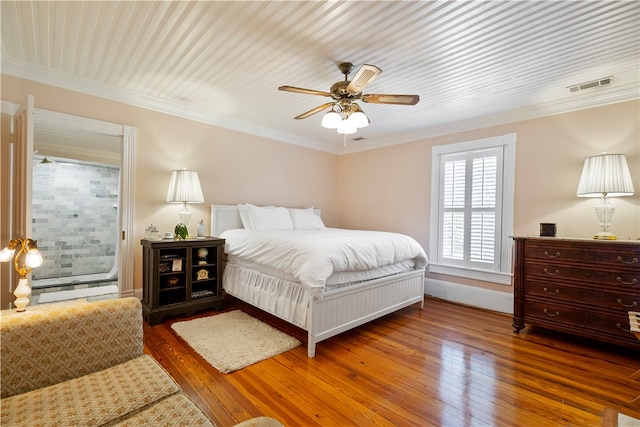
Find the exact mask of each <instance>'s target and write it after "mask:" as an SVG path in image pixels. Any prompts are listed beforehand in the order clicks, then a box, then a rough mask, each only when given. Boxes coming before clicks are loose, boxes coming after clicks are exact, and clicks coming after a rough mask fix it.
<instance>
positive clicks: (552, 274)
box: [544, 268, 560, 276]
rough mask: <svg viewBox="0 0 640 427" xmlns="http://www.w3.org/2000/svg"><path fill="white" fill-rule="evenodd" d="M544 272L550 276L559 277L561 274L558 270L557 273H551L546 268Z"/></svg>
mask: <svg viewBox="0 0 640 427" xmlns="http://www.w3.org/2000/svg"><path fill="white" fill-rule="evenodd" d="M544 272H545V273H547V274H548V275H549V276H557V275H558V274H560V270H557V269H556V271H554V272H551V271H549V270H548V269H547V268H545V269H544Z"/></svg>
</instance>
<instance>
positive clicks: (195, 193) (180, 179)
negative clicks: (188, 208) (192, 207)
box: [167, 170, 204, 203]
mask: <svg viewBox="0 0 640 427" xmlns="http://www.w3.org/2000/svg"><path fill="white" fill-rule="evenodd" d="M167 202H169V203H204V196H203V195H202V188H201V187H200V179H199V178H198V172H196V171H188V170H175V171H173V172H171V182H169V190H168V191H167Z"/></svg>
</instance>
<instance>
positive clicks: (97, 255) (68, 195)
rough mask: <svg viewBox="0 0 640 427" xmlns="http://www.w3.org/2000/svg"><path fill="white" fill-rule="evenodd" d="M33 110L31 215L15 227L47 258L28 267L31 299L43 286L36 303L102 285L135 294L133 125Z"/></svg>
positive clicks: (92, 293) (88, 293) (96, 292)
mask: <svg viewBox="0 0 640 427" xmlns="http://www.w3.org/2000/svg"><path fill="white" fill-rule="evenodd" d="M4 104H5V101H3V111H4V110H5V109H4ZM33 111H34V113H33V114H32V115H31V116H32V117H33V119H32V124H31V125H30V126H32V127H33V128H32V129H33V132H25V134H29V133H31V135H33V150H29V153H28V157H29V158H28V162H29V165H30V166H32V167H29V168H25V169H29V170H32V173H30V174H29V175H30V177H31V182H32V186H31V188H32V191H31V192H30V197H28V198H27V203H28V204H29V206H28V208H27V209H26V211H27V212H29V213H30V214H29V218H27V221H26V222H27V230H26V231H24V232H23V233H20V234H25V235H28V236H31V237H32V238H34V239H37V240H38V246H39V249H40V251H41V253H42V254H43V257H44V259H45V263H44V264H43V266H42V267H40V268H38V269H34V270H33V272H32V274H31V283H32V287H33V293H32V303H38V302H39V299H40V295H41V294H44V293H45V292H46V293H49V294H50V295H48V297H49V298H45V300H44V301H40V302H55V301H61V300H65V299H74V298H87V297H89V298H91V297H96V298H98V297H100V294H103V293H104V292H102V290H101V289H100V288H101V287H104V288H106V287H109V289H110V292H109V294H112V295H113V296H133V294H134V291H133V242H132V239H131V238H132V236H133V233H132V227H133V224H132V223H133V212H132V209H133V164H134V158H133V155H134V149H135V138H136V128H135V127H132V126H126V125H121V124H114V123H109V122H104V121H99V120H94V119H88V118H84V117H79V116H73V115H68V114H64V113H58V112H54V111H49V110H44V109H38V108H34V109H33ZM27 145H28V144H27ZM16 161H17V160H15V159H13V160H12V162H16ZM3 163H4V162H3ZM12 165H13V163H12ZM12 167H13V166H12ZM10 221H11V220H10ZM12 234H13V233H12ZM114 291H115V292H114ZM55 292H58V293H59V295H56V296H54V295H52V294H53V293H55ZM3 308H6V307H3Z"/></svg>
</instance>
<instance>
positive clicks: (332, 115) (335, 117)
mask: <svg viewBox="0 0 640 427" xmlns="http://www.w3.org/2000/svg"><path fill="white" fill-rule="evenodd" d="M341 121H342V117H340V114H338V113H336V112H335V111H333V110H332V111H329V112H328V113H327V114H325V115H324V117H323V118H322V127H323V128H327V129H337V128H338V126H339V125H340V122H341Z"/></svg>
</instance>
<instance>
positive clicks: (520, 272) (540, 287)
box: [513, 237, 640, 350]
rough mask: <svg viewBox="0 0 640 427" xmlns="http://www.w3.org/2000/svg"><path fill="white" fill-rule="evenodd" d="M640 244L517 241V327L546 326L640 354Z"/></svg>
mask: <svg viewBox="0 0 640 427" xmlns="http://www.w3.org/2000/svg"><path fill="white" fill-rule="evenodd" d="M629 311H640V242H638V241H620V240H616V241H602V240H592V239H568V238H556V237H516V238H515V266H514V307H513V327H514V329H515V332H519V331H520V330H522V329H523V328H524V327H525V324H530V325H538V326H543V327H546V328H549V329H555V330H558V331H562V332H567V333H571V334H574V335H579V336H583V337H587V338H591V339H596V340H600V341H604V342H608V343H611V344H616V345H621V346H625V347H631V348H634V349H639V350H640V341H639V340H638V339H637V338H636V337H635V336H634V335H633V333H631V332H630V331H629V315H628V312H629Z"/></svg>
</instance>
